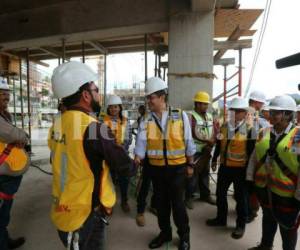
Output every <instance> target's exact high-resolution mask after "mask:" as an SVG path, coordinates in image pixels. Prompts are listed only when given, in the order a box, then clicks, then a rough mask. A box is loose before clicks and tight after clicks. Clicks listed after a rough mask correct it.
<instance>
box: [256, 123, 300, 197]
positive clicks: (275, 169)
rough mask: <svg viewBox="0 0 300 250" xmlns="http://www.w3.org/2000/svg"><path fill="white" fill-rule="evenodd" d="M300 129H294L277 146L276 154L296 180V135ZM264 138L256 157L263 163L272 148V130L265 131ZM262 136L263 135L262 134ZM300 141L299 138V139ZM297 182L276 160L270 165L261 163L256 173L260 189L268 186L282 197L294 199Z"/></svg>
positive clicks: (297, 167) (257, 143) (257, 148)
mask: <svg viewBox="0 0 300 250" xmlns="http://www.w3.org/2000/svg"><path fill="white" fill-rule="evenodd" d="M298 131H299V128H294V129H292V130H291V131H290V132H289V133H288V134H287V135H286V136H285V137H284V138H283V139H282V140H281V141H280V142H279V144H278V145H277V148H276V152H277V154H278V156H279V158H280V160H281V161H282V162H283V163H284V165H285V166H286V167H287V168H288V169H289V172H290V173H292V174H293V176H294V177H295V178H297V176H298V171H299V167H300V165H299V161H298V155H299V153H300V152H299V149H300V145H299V142H297V141H296V142H295V141H294V139H295V134H296V133H297V132H298ZM264 132H265V133H264V136H263V137H262V138H260V139H259V140H258V141H257V142H256V145H255V149H256V157H257V159H258V161H261V160H262V159H263V158H264V157H265V155H266V153H267V151H268V149H269V148H270V129H267V130H265V131H264ZM261 134H262V133H261ZM298 140H299V138H298ZM296 182H297V180H296V181H295V180H292V178H291V177H289V176H287V175H286V173H284V172H283V171H282V169H281V168H280V167H279V166H278V164H277V162H276V161H275V159H270V162H269V163H266V162H259V163H258V164H257V166H256V171H255V185H256V186H257V187H260V188H264V187H266V186H268V187H269V188H270V189H271V191H272V192H274V193H275V194H277V195H279V196H282V197H294V193H295V191H296Z"/></svg>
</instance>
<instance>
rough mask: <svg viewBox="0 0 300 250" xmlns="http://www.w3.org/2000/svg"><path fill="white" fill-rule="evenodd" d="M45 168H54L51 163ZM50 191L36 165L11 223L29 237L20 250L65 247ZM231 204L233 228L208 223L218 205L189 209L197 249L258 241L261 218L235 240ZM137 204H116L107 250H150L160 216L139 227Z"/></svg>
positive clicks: (241, 247)
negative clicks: (123, 206)
mask: <svg viewBox="0 0 300 250" xmlns="http://www.w3.org/2000/svg"><path fill="white" fill-rule="evenodd" d="M42 167H43V169H46V170H50V166H49V165H45V166H42ZM50 190H51V176H48V175H45V174H42V173H41V172H40V171H39V170H37V169H35V168H31V169H30V171H29V172H28V173H27V174H26V175H25V176H24V179H23V183H22V186H21V188H20V190H19V192H18V194H17V196H16V200H15V204H14V207H13V210H12V219H11V223H10V226H9V231H10V233H11V235H12V236H13V237H17V236H25V237H26V239H27V241H26V244H25V245H24V246H23V247H22V248H20V250H54V249H55V250H63V249H64V248H63V246H62V244H61V243H60V241H59V239H58V236H57V233H56V230H55V228H54V227H53V225H52V224H51V221H50V219H49V208H50V202H51V198H50ZM230 200H231V198H230ZM230 203H231V204H230V207H231V209H230V214H229V227H228V228H225V229H224V228H223V229H222V228H209V227H207V226H205V220H206V219H207V218H212V217H214V216H215V214H216V208H215V207H214V206H211V205H208V204H205V203H200V202H195V208H194V209H193V210H189V217H190V224H191V245H192V249H193V250H196V249H201V250H246V249H247V248H249V247H252V246H255V245H256V244H257V242H258V241H259V239H260V234H261V229H260V223H261V218H260V217H259V218H257V219H256V221H255V222H254V223H252V224H250V225H249V226H248V227H247V230H246V233H245V236H244V237H243V238H242V239H240V240H234V239H232V238H231V237H230V234H231V230H232V228H233V226H234V217H235V216H234V211H233V207H234V202H232V201H231V202H230ZM134 205H135V202H134V200H133V198H132V199H131V207H132V211H131V213H130V214H129V215H125V214H124V213H122V211H121V209H120V206H119V204H117V205H116V207H115V210H114V215H113V218H112V219H111V222H110V226H109V227H108V234H107V250H146V249H148V247H147V244H148V242H149V241H150V240H151V239H152V238H153V237H154V236H156V234H157V233H158V226H157V221H156V217H155V216H154V215H152V214H150V213H146V219H147V225H146V226H145V227H143V228H139V227H137V226H136V224H135V206H134ZM173 235H174V240H173V242H172V243H171V244H170V245H169V246H167V245H165V246H164V247H162V248H161V249H169V250H173V249H177V247H176V243H177V242H178V238H177V235H176V228H175V227H173ZM280 246H281V243H280V236H279V235H278V234H277V236H276V246H275V247H274V250H279V249H281V247H280ZM298 247H299V246H298ZM298 249H299V248H298Z"/></svg>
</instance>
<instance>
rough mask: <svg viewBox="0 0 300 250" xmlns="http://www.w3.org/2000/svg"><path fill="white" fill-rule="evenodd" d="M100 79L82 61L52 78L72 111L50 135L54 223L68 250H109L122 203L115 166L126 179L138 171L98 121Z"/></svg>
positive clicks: (59, 70)
mask: <svg viewBox="0 0 300 250" xmlns="http://www.w3.org/2000/svg"><path fill="white" fill-rule="evenodd" d="M97 78H98V76H97V75H96V74H95V73H94V72H93V71H92V70H91V69H90V68H89V67H88V66H87V65H85V64H83V63H80V62H68V63H64V64H62V65H60V66H58V67H57V68H56V69H55V70H54V72H53V76H52V88H53V93H54V95H55V97H57V98H60V99H62V102H63V104H64V106H65V107H66V108H67V111H65V112H64V113H63V114H62V115H61V116H59V117H57V119H56V120H55V122H54V124H53V127H52V128H51V130H50V133H49V141H48V144H49V148H50V150H51V157H52V159H51V162H52V169H53V188H52V199H53V204H52V210H51V219H52V221H53V223H54V225H55V226H56V228H57V229H58V232H59V237H60V239H61V240H62V242H63V244H64V245H65V247H68V249H86V250H96V249H97V250H103V249H104V234H105V227H106V225H107V224H108V222H107V217H108V216H109V215H111V213H112V207H113V205H114V204H115V202H116V194H115V191H114V187H113V184H112V181H111V178H110V173H109V168H112V169H113V170H115V171H116V172H118V173H119V174H120V175H121V176H127V175H129V172H130V170H131V168H132V161H131V159H130V158H129V156H128V155H127V153H126V152H125V150H124V149H123V148H122V147H121V146H119V145H117V143H116V141H115V139H114V136H113V134H112V132H111V130H110V129H108V127H107V126H106V125H103V124H101V123H100V122H99V121H98V119H97V114H98V113H99V112H100V104H99V99H100V96H99V93H98V92H99V90H98V88H97V87H96V85H95V83H94V81H95V80H96V79H97ZM116 155H117V156H118V157H115V156H116ZM72 247H73V248H72Z"/></svg>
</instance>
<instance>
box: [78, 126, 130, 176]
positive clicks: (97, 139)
mask: <svg viewBox="0 0 300 250" xmlns="http://www.w3.org/2000/svg"><path fill="white" fill-rule="evenodd" d="M83 144H84V150H85V153H86V156H87V158H88V160H89V161H90V162H93V161H95V159H96V160H99V159H104V160H105V161H106V163H107V164H108V166H109V167H110V168H112V169H113V170H116V171H117V172H118V173H119V174H121V175H130V173H131V171H132V167H133V164H132V163H133V162H132V160H131V159H130V157H129V156H128V154H127V152H126V151H125V150H124V148H123V147H122V146H120V145H118V144H117V143H116V140H115V138H114V135H113V134H112V132H111V130H110V129H109V128H108V126H106V125H105V124H101V123H98V122H93V123H91V124H90V125H89V127H88V128H87V129H86V132H85V135H84V141H83Z"/></svg>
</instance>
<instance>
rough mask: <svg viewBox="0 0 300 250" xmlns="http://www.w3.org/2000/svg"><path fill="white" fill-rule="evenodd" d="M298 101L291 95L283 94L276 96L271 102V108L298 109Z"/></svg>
mask: <svg viewBox="0 0 300 250" xmlns="http://www.w3.org/2000/svg"><path fill="white" fill-rule="evenodd" d="M296 106H297V105H296V102H295V100H294V99H293V98H292V97H291V96H289V95H281V96H276V97H274V98H273V99H272V100H271V101H270V104H269V109H270V110H282V111H284V110H287V111H296Z"/></svg>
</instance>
